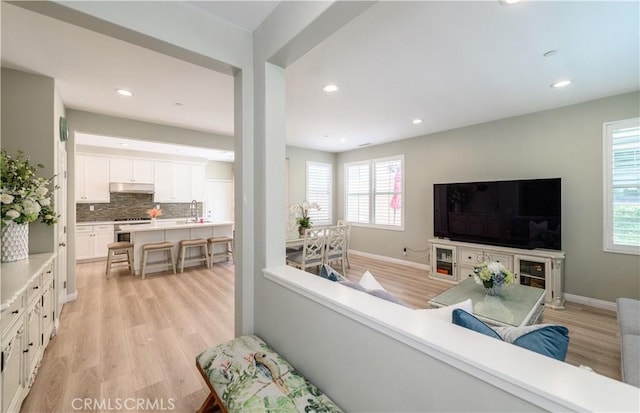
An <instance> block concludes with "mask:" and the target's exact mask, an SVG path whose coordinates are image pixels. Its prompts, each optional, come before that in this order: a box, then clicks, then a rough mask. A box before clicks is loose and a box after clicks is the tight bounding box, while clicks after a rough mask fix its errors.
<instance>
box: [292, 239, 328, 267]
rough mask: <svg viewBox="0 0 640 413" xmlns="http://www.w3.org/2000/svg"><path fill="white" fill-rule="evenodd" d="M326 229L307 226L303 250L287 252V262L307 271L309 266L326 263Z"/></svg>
mask: <svg viewBox="0 0 640 413" xmlns="http://www.w3.org/2000/svg"><path fill="white" fill-rule="evenodd" d="M326 240H327V238H326V230H325V229H324V228H307V229H306V230H305V232H304V244H303V245H302V250H301V251H297V252H292V253H290V254H287V264H288V265H292V266H294V267H298V268H300V269H301V270H303V271H305V270H306V269H307V268H309V267H313V266H320V265H322V264H323V263H324V254H325V246H326Z"/></svg>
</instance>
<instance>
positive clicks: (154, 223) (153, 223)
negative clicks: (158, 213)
mask: <svg viewBox="0 0 640 413" xmlns="http://www.w3.org/2000/svg"><path fill="white" fill-rule="evenodd" d="M156 223H157V221H156V219H155V218H151V226H152V227H155V226H156Z"/></svg>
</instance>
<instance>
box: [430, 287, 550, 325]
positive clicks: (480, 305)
mask: <svg viewBox="0 0 640 413" xmlns="http://www.w3.org/2000/svg"><path fill="white" fill-rule="evenodd" d="M544 295H545V290H544V289H542V288H535V287H529V286H527V285H519V284H511V285H510V286H508V287H503V288H502V290H500V293H499V294H498V295H496V296H490V295H487V294H486V293H485V290H484V288H483V287H482V285H480V284H477V283H476V282H475V281H474V279H473V278H471V277H470V278H467V279H466V280H464V281H461V282H459V283H458V284H456V285H454V286H453V287H451V288H449V289H448V290H446V291H445V292H443V293H442V294H439V295H437V296H435V297H433V298H432V299H431V300H429V305H431V306H432V307H445V306H448V305H452V304H457V303H459V302H461V301H465V300H466V299H468V298H470V299H471V302H472V303H473V315H475V316H476V317H478V318H479V319H481V320H482V321H484V322H486V323H488V324H492V325H497V326H513V327H522V326H527V325H531V324H535V323H537V322H538V321H541V320H542V315H543V312H544Z"/></svg>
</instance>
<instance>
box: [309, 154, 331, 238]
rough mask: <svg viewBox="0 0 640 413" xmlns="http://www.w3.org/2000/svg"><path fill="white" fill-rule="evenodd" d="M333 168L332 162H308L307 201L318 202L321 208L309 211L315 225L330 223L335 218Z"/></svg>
mask: <svg viewBox="0 0 640 413" xmlns="http://www.w3.org/2000/svg"><path fill="white" fill-rule="evenodd" d="M332 170H333V165H332V164H330V163H320V162H307V201H309V202H316V203H317V204H318V205H319V206H320V209H319V210H311V211H309V216H310V217H311V222H313V225H330V224H331V221H332V219H333V217H332V214H331V209H332V208H331V206H332V199H331V193H332V185H331V182H332Z"/></svg>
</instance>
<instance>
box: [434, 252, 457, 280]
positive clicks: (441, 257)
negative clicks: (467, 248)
mask: <svg viewBox="0 0 640 413" xmlns="http://www.w3.org/2000/svg"><path fill="white" fill-rule="evenodd" d="M455 256H456V249H455V247H445V246H442V245H434V246H433V249H432V251H431V275H432V276H434V277H440V278H447V279H455V266H456V262H455Z"/></svg>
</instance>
